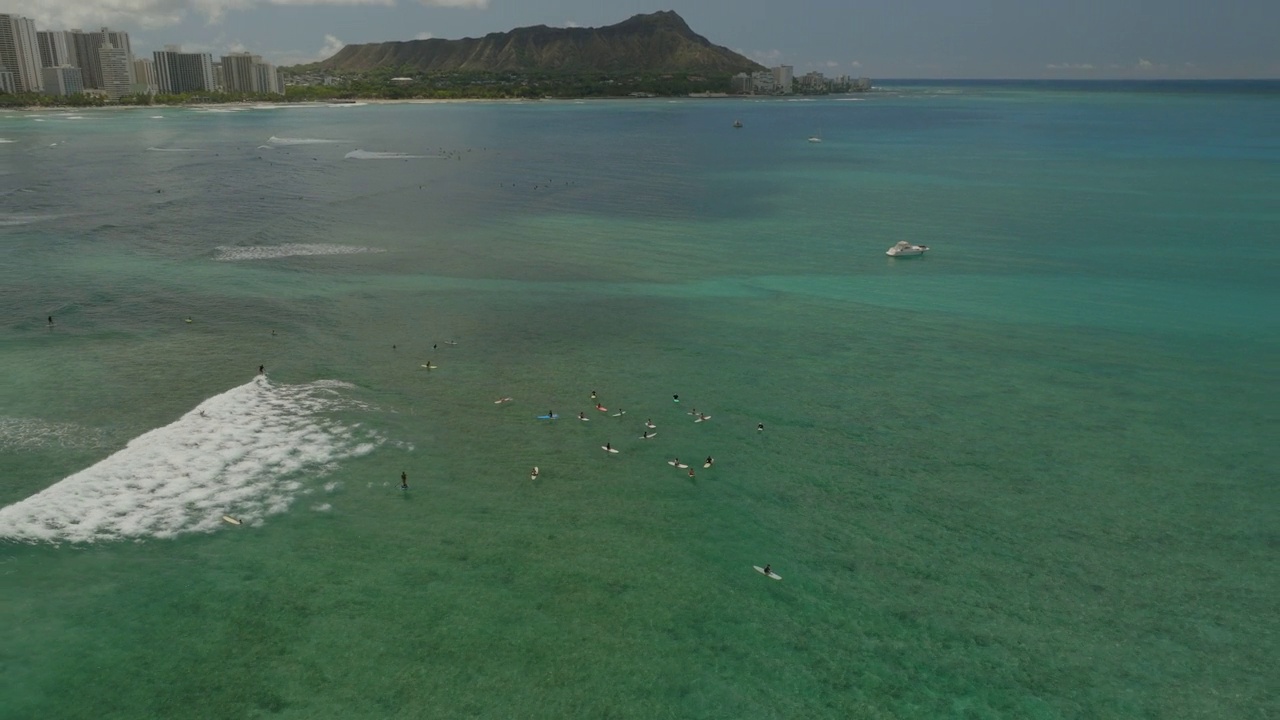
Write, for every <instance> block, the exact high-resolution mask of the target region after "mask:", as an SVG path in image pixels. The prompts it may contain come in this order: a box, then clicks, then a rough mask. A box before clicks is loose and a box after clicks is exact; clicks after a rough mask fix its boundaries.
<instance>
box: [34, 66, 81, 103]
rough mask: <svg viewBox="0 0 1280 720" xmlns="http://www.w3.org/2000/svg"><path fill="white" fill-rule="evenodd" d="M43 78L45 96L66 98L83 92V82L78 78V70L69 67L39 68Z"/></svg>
mask: <svg viewBox="0 0 1280 720" xmlns="http://www.w3.org/2000/svg"><path fill="white" fill-rule="evenodd" d="M40 74H41V75H42V76H43V78H44V91H45V94H47V95H58V96H60V97H66V96H67V95H75V94H77V93H82V92H84V81H83V80H81V78H80V68H78V67H71V66H70V65H60V66H58V67H47V68H41V69H40Z"/></svg>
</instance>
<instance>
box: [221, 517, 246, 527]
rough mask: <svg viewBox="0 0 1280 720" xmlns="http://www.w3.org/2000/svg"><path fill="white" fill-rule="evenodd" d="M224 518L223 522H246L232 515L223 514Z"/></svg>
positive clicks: (236, 523) (238, 523)
mask: <svg viewBox="0 0 1280 720" xmlns="http://www.w3.org/2000/svg"><path fill="white" fill-rule="evenodd" d="M222 520H223V522H229V523H231V524H232V525H243V524H244V523H241V522H240V521H239V520H237V519H235V518H233V517H231V516H230V515H223V516H222Z"/></svg>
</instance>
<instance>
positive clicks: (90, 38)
mask: <svg viewBox="0 0 1280 720" xmlns="http://www.w3.org/2000/svg"><path fill="white" fill-rule="evenodd" d="M107 44H110V45H111V47H113V48H115V49H122V50H124V53H125V58H126V59H127V60H131V59H132V58H131V57H130V55H131V53H130V46H129V33H127V32H118V31H114V30H110V29H108V28H105V27H104V28H102V29H101V30H99V31H98V32H88V33H87V32H84V31H83V30H72V31H71V32H69V33H67V50H68V53H69V54H70V55H71V56H72V58H71V59H72V62H73V63H79V67H80V70H81V72H83V73H84V86H85V87H86V88H96V89H103V90H105V89H106V88H105V87H104V85H103V82H104V80H103V77H102V63H101V59H100V58H99V57H98V49H99V48H101V47H102V46H104V45H107Z"/></svg>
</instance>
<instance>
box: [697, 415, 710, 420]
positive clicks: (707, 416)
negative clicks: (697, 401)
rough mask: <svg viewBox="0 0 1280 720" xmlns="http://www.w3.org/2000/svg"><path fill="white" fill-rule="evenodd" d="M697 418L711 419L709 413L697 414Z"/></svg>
mask: <svg viewBox="0 0 1280 720" xmlns="http://www.w3.org/2000/svg"><path fill="white" fill-rule="evenodd" d="M698 419H699V420H710V419H711V416H710V415H706V414H702V415H699V416H698Z"/></svg>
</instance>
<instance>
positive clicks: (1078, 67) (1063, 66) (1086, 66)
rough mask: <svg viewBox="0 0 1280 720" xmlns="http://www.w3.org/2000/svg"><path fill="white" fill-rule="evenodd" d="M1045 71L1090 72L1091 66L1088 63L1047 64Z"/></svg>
mask: <svg viewBox="0 0 1280 720" xmlns="http://www.w3.org/2000/svg"><path fill="white" fill-rule="evenodd" d="M1045 69H1047V70H1092V69H1093V65H1091V64H1090V63H1049V64H1048V65H1045Z"/></svg>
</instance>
